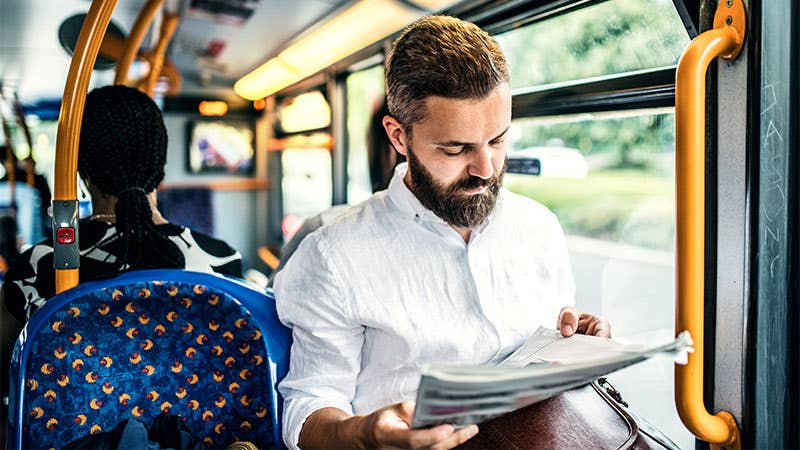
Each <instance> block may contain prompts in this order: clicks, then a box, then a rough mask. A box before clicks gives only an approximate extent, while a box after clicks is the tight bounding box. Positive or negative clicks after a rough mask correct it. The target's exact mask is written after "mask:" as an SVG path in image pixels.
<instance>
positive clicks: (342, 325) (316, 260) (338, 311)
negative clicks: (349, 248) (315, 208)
mask: <svg viewBox="0 0 800 450" xmlns="http://www.w3.org/2000/svg"><path fill="white" fill-rule="evenodd" d="M329 253H330V252H329V251H326V248H325V247H324V242H321V240H320V237H319V233H316V234H312V235H310V236H309V237H307V238H306V239H304V240H303V241H302V243H301V244H300V246H299V247H298V249H297V251H296V252H295V254H294V256H292V258H291V259H290V260H289V262H288V264H287V265H286V267H285V268H284V269H283V270H282V271H281V272H280V273H279V274H278V276H277V277H276V279H275V301H276V307H277V310H278V316H279V317H280V319H281V321H282V322H283V323H284V324H285V325H286V326H288V327H290V328H292V338H293V342H292V349H291V357H290V363H289V373H288V374H287V376H286V378H284V379H283V381H281V383H280V385H279V390H280V393H281V395H283V398H284V413H283V440H284V443H285V444H286V445H287V446H288V447H289V448H298V440H299V436H300V431H301V429H302V428H303V424H304V423H305V421H306V419H307V418H308V416H310V415H311V414H312V413H313V412H314V411H317V410H319V409H321V408H325V407H333V408H337V409H340V410H342V411H344V412H346V413H348V414H352V413H353V409H352V400H353V398H354V396H355V388H356V380H357V378H358V373H359V370H360V367H361V348H362V345H363V343H364V327H363V326H362V325H361V324H360V323H358V321H356V320H354V319H353V318H352V317H351V311H350V310H351V308H350V305H349V303H348V300H349V298H348V297H347V295H346V292H347V290H346V289H344V285H343V283H342V281H341V277H340V276H339V274H338V273H337V268H336V266H335V264H333V263H332V262H331V261H330V254H329Z"/></svg>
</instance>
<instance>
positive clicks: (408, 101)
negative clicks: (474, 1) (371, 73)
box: [386, 16, 509, 132]
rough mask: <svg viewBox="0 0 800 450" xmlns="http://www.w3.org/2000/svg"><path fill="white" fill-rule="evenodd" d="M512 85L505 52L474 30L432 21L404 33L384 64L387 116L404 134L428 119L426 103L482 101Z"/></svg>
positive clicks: (436, 19) (463, 24)
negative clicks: (429, 100)
mask: <svg viewBox="0 0 800 450" xmlns="http://www.w3.org/2000/svg"><path fill="white" fill-rule="evenodd" d="M507 81H509V74H508V64H507V63H506V59H505V56H503V51H502V50H501V49H500V46H499V45H498V44H497V42H495V41H494V39H492V37H491V36H489V34H488V33H486V32H485V31H483V30H481V29H480V28H478V27H477V26H476V25H475V24H472V23H469V22H464V21H463V20H459V19H456V18H454V17H447V16H430V17H426V18H424V19H422V20H420V21H419V22H416V23H415V24H413V25H411V26H409V27H408V28H406V29H405V30H404V31H403V33H402V34H401V35H400V37H399V38H398V39H397V40H396V41H395V42H394V44H393V45H392V49H391V51H390V52H389V56H388V57H387V58H386V100H387V103H388V106H389V114H390V115H391V116H392V117H394V118H395V119H396V120H397V121H399V122H400V123H401V124H402V125H403V126H404V127H406V131H407V132H410V131H411V125H412V124H414V123H415V122H418V121H420V120H422V119H423V118H425V114H426V113H427V111H425V99H426V98H427V97H429V96H432V95H435V96H438V97H446V98H456V99H472V98H476V99H479V98H483V97H485V96H486V95H488V94H489V92H491V91H492V90H493V89H494V88H496V87H497V86H498V85H500V84H501V83H503V82H507Z"/></svg>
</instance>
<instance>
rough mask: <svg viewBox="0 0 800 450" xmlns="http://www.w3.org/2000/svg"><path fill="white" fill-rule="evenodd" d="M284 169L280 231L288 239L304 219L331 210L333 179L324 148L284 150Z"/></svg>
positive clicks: (328, 155) (282, 159)
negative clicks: (282, 230)
mask: <svg viewBox="0 0 800 450" xmlns="http://www.w3.org/2000/svg"><path fill="white" fill-rule="evenodd" d="M281 163H282V166H283V180H282V184H281V188H282V191H283V216H284V217H283V224H282V226H283V228H284V234H285V239H286V240H287V241H288V239H290V238H291V236H292V235H294V232H296V231H297V229H298V228H299V227H300V225H301V224H302V222H303V220H304V219H307V218H309V217H311V216H314V215H316V214H319V213H320V212H322V211H324V210H326V209H328V208H330V207H331V199H332V198H333V177H332V168H331V153H330V151H329V150H328V149H325V148H302V149H296V148H295V149H292V148H287V149H285V150H283V152H282V154H281Z"/></svg>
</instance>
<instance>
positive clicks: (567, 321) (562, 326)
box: [558, 306, 580, 337]
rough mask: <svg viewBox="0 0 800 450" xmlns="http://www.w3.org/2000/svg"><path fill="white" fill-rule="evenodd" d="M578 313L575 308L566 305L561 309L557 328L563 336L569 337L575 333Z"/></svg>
mask: <svg viewBox="0 0 800 450" xmlns="http://www.w3.org/2000/svg"><path fill="white" fill-rule="evenodd" d="M579 316H580V313H578V310H576V309H575V308H572V307H569V306H566V307H564V308H562V309H561V313H560V314H559V316H558V329H559V330H560V331H561V335H562V336H564V337H569V336H572V335H573V334H575V332H576V331H577V330H578V317H579Z"/></svg>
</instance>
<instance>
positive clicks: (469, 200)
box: [408, 148, 508, 228]
mask: <svg viewBox="0 0 800 450" xmlns="http://www.w3.org/2000/svg"><path fill="white" fill-rule="evenodd" d="M507 167H508V160H505V161H504V162H503V169H502V170H501V171H500V172H498V173H495V174H493V175H492V176H491V177H489V178H488V179H486V180H484V179H483V178H480V177H476V176H472V175H470V176H468V177H467V178H465V179H462V180H459V181H456V182H455V183H453V184H451V185H449V186H443V185H442V184H440V183H439V182H437V181H436V180H435V179H434V178H433V174H431V173H430V172H429V171H428V169H426V168H425V166H423V165H422V163H420V162H419V160H418V159H417V157H416V156H415V155H414V151H413V150H412V149H411V148H409V149H408V171H409V173H410V174H411V184H412V186H410V188H411V191H412V192H414V195H416V197H417V199H418V200H419V202H420V203H422V206H424V207H426V208H428V209H430V210H431V211H433V213H434V214H436V215H437V216H439V218H441V219H442V220H444V221H445V222H447V223H448V224H450V225H452V226H454V227H459V228H474V227H476V226H478V225H480V224H481V223H483V221H484V220H486V217H488V216H489V214H490V213H491V212H492V210H493V209H494V205H495V203H496V202H497V195H498V194H499V193H500V187H501V186H502V184H503V175H505V173H506V168H507ZM483 186H486V190H485V191H483V192H482V193H480V194H475V195H468V194H465V193H464V192H463V191H464V190H465V189H475V188H479V187H483Z"/></svg>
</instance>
